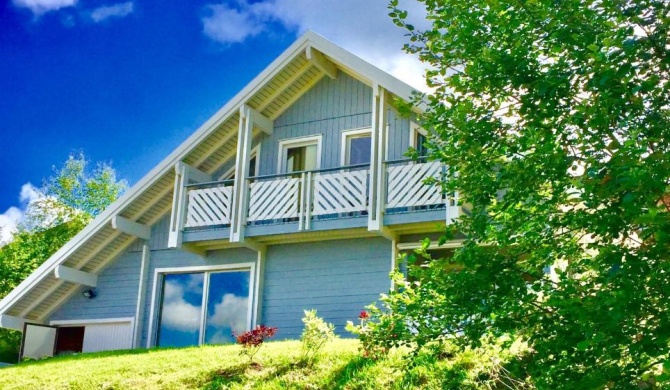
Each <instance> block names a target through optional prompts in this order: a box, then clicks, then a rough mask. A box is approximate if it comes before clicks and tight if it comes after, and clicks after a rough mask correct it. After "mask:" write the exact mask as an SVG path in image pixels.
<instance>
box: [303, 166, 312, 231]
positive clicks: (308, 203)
mask: <svg viewBox="0 0 670 390" xmlns="http://www.w3.org/2000/svg"><path fill="white" fill-rule="evenodd" d="M305 187H306V188H305V230H309V229H310V222H311V220H312V189H313V185H312V172H307V181H305Z"/></svg>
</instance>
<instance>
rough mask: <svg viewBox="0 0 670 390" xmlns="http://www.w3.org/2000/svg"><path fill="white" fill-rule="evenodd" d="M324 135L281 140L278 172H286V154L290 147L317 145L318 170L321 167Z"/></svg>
mask: <svg viewBox="0 0 670 390" xmlns="http://www.w3.org/2000/svg"><path fill="white" fill-rule="evenodd" d="M322 140H323V135H322V134H318V135H312V136H307V137H296V138H287V139H283V140H280V141H279V153H278V158H277V174H282V173H287V172H286V155H287V153H288V150H289V149H292V148H299V147H302V146H310V145H316V170H319V169H321V145H322Z"/></svg>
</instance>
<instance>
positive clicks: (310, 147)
mask: <svg viewBox="0 0 670 390" xmlns="http://www.w3.org/2000/svg"><path fill="white" fill-rule="evenodd" d="M277 166H278V169H279V173H291V172H300V171H313V170H317V169H319V167H320V166H321V136H320V135H318V136H314V137H305V138H296V139H291V140H284V141H280V142H279V163H278V165H277Z"/></svg>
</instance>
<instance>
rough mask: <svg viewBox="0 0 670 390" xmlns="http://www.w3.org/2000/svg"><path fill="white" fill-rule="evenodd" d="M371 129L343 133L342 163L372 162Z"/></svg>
mask: <svg viewBox="0 0 670 390" xmlns="http://www.w3.org/2000/svg"><path fill="white" fill-rule="evenodd" d="M371 135H372V134H371V132H370V129H369V128H367V129H359V130H349V131H345V132H343V133H342V161H341V163H342V165H343V166H345V165H357V164H369V163H370V148H371V146H372V138H371Z"/></svg>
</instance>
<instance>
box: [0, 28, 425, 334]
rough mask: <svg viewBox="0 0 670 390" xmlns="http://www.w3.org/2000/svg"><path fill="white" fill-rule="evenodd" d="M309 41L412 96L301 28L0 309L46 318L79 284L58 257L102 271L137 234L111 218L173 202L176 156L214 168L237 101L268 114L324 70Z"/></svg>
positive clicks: (140, 217)
mask: <svg viewBox="0 0 670 390" xmlns="http://www.w3.org/2000/svg"><path fill="white" fill-rule="evenodd" d="M314 49H315V50H316V51H317V52H316V55H321V54H322V55H325V56H326V57H327V59H328V60H329V61H330V62H332V63H333V64H335V66H336V67H337V68H338V69H339V70H342V71H344V72H346V73H348V74H349V75H351V76H353V77H354V78H356V79H358V80H360V81H362V82H363V83H365V84H367V85H370V86H372V85H374V84H378V85H379V86H381V87H383V88H385V89H386V90H387V91H389V92H390V93H391V94H393V95H395V96H397V97H400V98H402V99H404V100H410V98H411V96H412V94H413V93H414V92H415V90H414V89H413V88H412V87H410V86H409V85H407V84H405V83H404V82H402V81H400V80H398V79H396V78H395V77H393V76H391V75H389V74H388V73H386V72H384V71H382V70H380V69H379V68H377V67H375V66H373V65H371V64H369V63H368V62H365V61H363V60H362V59H360V58H359V57H357V56H355V55H353V54H351V53H349V52H348V51H346V50H344V49H342V48H341V47H339V46H337V45H335V44H333V43H332V42H330V41H328V40H327V39H325V38H323V37H321V36H320V35H318V34H315V33H314V32H311V31H308V32H306V33H305V34H303V35H302V36H301V37H300V38H298V40H297V41H296V42H294V43H293V44H292V45H291V46H290V47H289V48H288V49H286V50H285V51H284V52H283V53H282V54H281V55H280V56H279V57H278V58H277V59H275V60H274V61H273V62H272V63H271V64H270V65H269V66H268V67H267V68H266V69H265V70H264V71H263V72H261V73H260V74H259V75H258V76H256V77H255V78H254V79H253V80H252V81H251V83H249V84H248V85H247V86H246V87H245V88H244V89H242V90H241V91H240V92H239V93H238V94H237V95H235V97H233V98H232V99H231V100H230V101H229V102H228V103H227V104H225V105H224V106H223V107H222V108H221V109H219V110H218V111H217V112H216V113H215V114H214V115H213V116H212V117H211V118H210V119H208V120H207V121H206V122H205V123H204V124H203V125H202V126H200V128H199V129H198V130H197V131H196V132H195V133H193V134H192V135H191V136H190V137H188V138H187V139H186V140H185V141H184V142H183V143H182V144H181V145H180V146H179V147H177V148H176V149H175V150H174V151H173V152H172V153H170V154H169V155H168V156H167V157H166V158H165V159H164V160H163V161H162V162H161V163H159V164H158V165H157V166H156V167H154V168H153V169H152V170H151V171H149V173H147V174H146V175H145V176H144V177H143V178H142V179H141V180H140V181H139V182H137V184H135V185H134V186H133V187H132V188H130V189H129V190H128V191H127V192H126V193H125V194H124V195H123V196H122V197H120V198H119V199H118V200H117V201H115V202H114V203H112V204H111V205H110V206H109V207H108V208H107V209H106V210H105V211H104V212H102V213H101V214H100V215H98V217H96V218H95V219H94V220H93V221H92V222H91V223H90V224H89V225H88V226H87V227H86V228H84V229H83V230H82V231H81V232H79V233H78V234H77V235H76V236H75V237H73V238H72V239H71V240H70V241H69V242H68V243H67V244H66V245H64V246H63V247H62V248H61V249H59V250H58V251H57V252H56V253H55V254H53V255H52V256H51V257H50V258H49V259H48V260H47V261H46V262H44V264H42V265H41V266H40V267H39V268H37V269H36V270H35V271H34V272H33V273H32V274H31V275H30V276H29V277H28V278H26V280H24V281H23V282H22V283H21V284H20V285H19V286H17V287H16V288H15V289H14V290H13V291H12V292H10V293H9V294H8V295H7V296H6V297H5V298H4V299H2V301H0V315H2V314H5V315H11V316H16V317H20V318H25V319H28V320H32V321H43V320H45V319H46V318H48V316H49V315H51V314H52V313H53V312H54V311H55V310H56V309H58V308H59V307H60V306H61V305H62V304H63V303H64V302H65V301H66V300H67V299H68V298H69V297H71V296H72V295H73V294H74V293H76V292H77V291H78V290H79V288H80V286H79V285H78V284H73V283H69V282H65V281H62V280H60V279H56V277H55V274H54V270H55V269H56V267H57V266H59V265H64V266H67V267H71V268H74V269H79V270H82V271H85V272H90V273H93V274H98V273H99V272H100V271H102V270H103V269H104V267H105V266H106V265H107V264H109V263H110V262H111V261H113V260H114V259H115V258H116V257H117V256H118V255H119V254H121V253H122V252H123V251H125V250H126V249H127V248H128V247H129V246H130V245H131V244H132V243H133V242H134V241H135V240H136V237H134V236H130V235H127V234H124V233H121V232H119V231H117V230H114V229H113V228H112V226H111V221H112V219H113V218H114V217H115V216H121V217H124V218H126V219H129V220H131V221H135V222H138V223H141V224H145V225H148V226H151V225H153V224H154V223H156V222H157V221H158V220H159V219H160V218H162V217H163V216H165V215H166V214H167V213H168V212H169V211H170V209H171V207H172V197H173V189H174V166H175V164H177V163H178V162H184V163H186V164H189V165H191V166H194V167H196V168H198V169H200V170H202V171H204V172H208V173H212V172H214V171H216V170H217V169H218V168H219V167H220V166H221V165H222V164H223V163H224V162H225V161H226V160H228V159H229V158H231V157H233V156H234V155H235V152H236V144H237V129H238V120H239V109H240V107H241V106H242V105H248V106H249V107H251V108H253V109H255V110H256V111H258V112H260V113H261V114H263V115H265V116H266V117H268V118H270V119H272V120H274V119H276V118H277V117H278V116H279V115H281V113H283V112H284V111H285V110H286V109H287V108H288V107H290V106H291V104H293V103H294V102H295V101H296V100H298V99H299V98H300V97H301V96H302V95H303V94H304V93H305V92H306V91H308V90H309V89H310V88H311V87H312V86H314V85H315V84H316V83H317V82H318V81H319V80H321V78H323V77H324V76H326V72H327V71H328V70H327V69H325V71H324V69H323V67H321V66H317V65H318V64H315V63H314V62H312V61H310V60H309V59H308V58H307V57H306V54H305V53H306V51H307V50H314ZM0 326H3V324H1V323H0Z"/></svg>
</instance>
